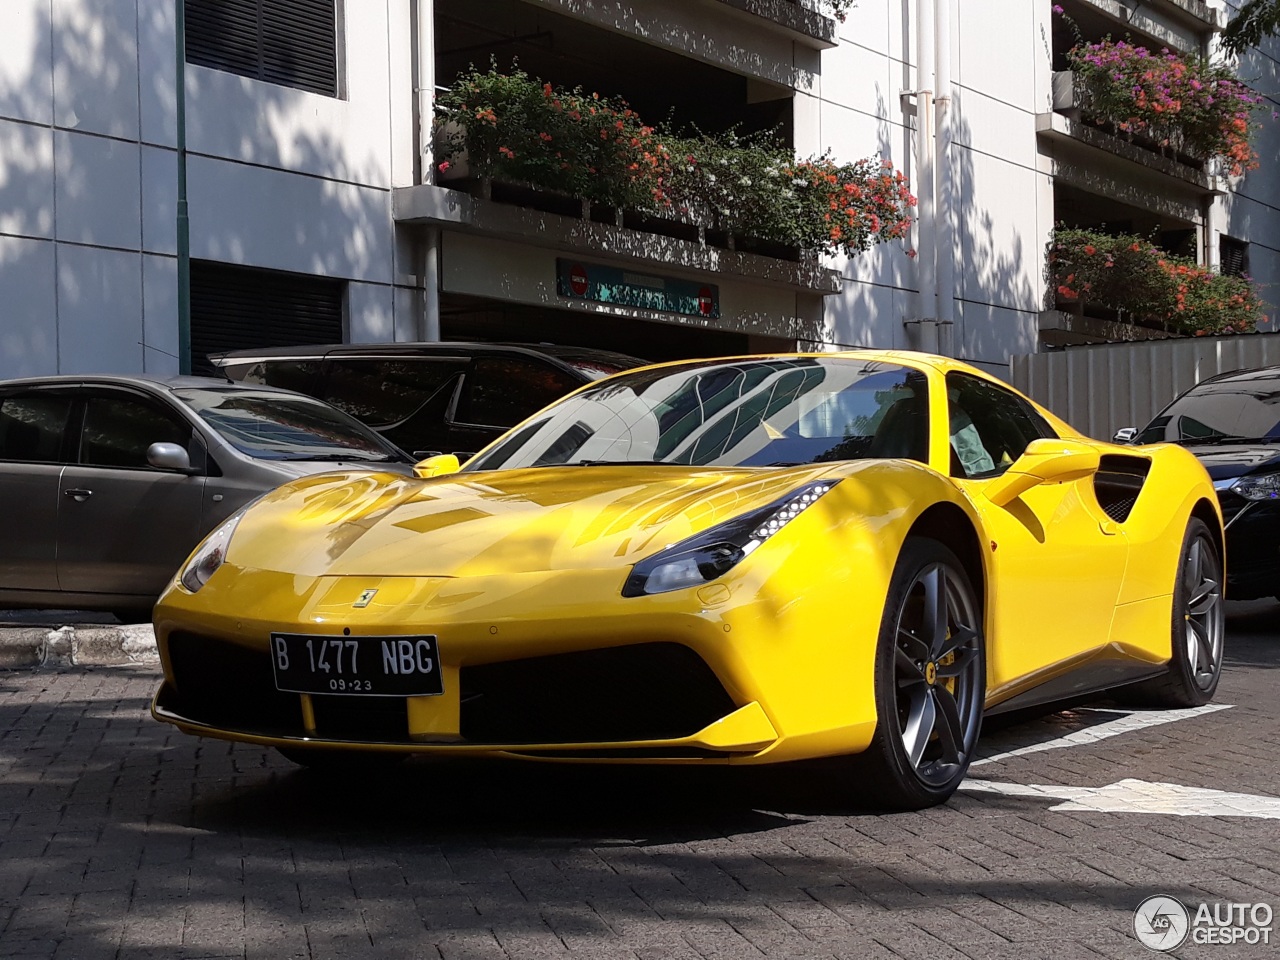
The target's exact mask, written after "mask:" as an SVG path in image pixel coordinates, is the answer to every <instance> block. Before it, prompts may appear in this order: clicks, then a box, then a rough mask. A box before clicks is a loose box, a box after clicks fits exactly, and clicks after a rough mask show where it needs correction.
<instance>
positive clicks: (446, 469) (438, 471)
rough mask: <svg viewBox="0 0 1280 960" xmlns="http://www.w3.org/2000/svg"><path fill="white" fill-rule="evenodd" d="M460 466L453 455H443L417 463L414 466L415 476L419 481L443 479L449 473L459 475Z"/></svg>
mask: <svg viewBox="0 0 1280 960" xmlns="http://www.w3.org/2000/svg"><path fill="white" fill-rule="evenodd" d="M460 466H461V464H460V463H458V458H457V457H455V456H454V455H453V454H452V453H441V454H437V455H436V456H434V457H427V459H425V460H422V461H420V462H419V463H415V464H414V465H413V475H414V476H415V477H417V478H418V479H419V480H428V479H430V478H431V477H443V476H445V475H446V474H449V473H457V472H458V467H460Z"/></svg>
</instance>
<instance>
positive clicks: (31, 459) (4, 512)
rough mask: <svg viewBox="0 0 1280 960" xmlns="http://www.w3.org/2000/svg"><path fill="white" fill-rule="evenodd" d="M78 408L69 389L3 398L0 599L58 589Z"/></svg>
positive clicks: (29, 391)
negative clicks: (65, 484)
mask: <svg viewBox="0 0 1280 960" xmlns="http://www.w3.org/2000/svg"><path fill="white" fill-rule="evenodd" d="M73 405H74V400H73V397H72V395H71V393H70V392H68V390H66V389H65V388H63V389H58V388H44V389H27V390H20V391H16V392H11V393H6V394H3V395H0V530H2V531H3V535H0V596H2V595H3V592H4V591H5V590H57V589H58V573H57V565H56V558H57V527H58V499H59V495H58V485H59V481H60V480H61V477H62V471H63V469H64V468H65V466H66V462H67V454H66V451H67V425H68V423H69V421H70V419H71V413H72V409H73Z"/></svg>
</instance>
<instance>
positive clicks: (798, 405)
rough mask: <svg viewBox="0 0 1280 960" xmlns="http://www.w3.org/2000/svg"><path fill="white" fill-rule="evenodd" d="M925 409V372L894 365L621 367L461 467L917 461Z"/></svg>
mask: <svg viewBox="0 0 1280 960" xmlns="http://www.w3.org/2000/svg"><path fill="white" fill-rule="evenodd" d="M927 411H928V403H927V386H926V381H925V376H924V374H923V373H921V372H920V371H918V370H912V369H910V368H907V367H901V366H897V365H895V364H888V363H879V362H868V361H864V360H850V359H830V360H828V359H822V358H816V357H796V358H779V359H773V358H770V359H760V360H740V361H730V362H725V361H711V362H705V361H704V362H699V363H693V364H681V365H679V366H670V367H660V368H654V369H649V370H644V371H641V372H637V373H634V374H624V375H622V376H619V377H615V378H613V379H612V380H609V381H608V382H606V383H601V384H600V385H598V386H595V387H592V388H589V389H587V390H585V391H584V392H582V393H579V394H576V395H574V396H571V397H567V398H565V399H564V400H561V401H560V402H559V403H556V404H555V405H554V406H552V407H550V408H549V409H548V410H547V411H545V413H544V415H543V416H541V417H539V418H538V419H537V420H535V421H533V422H532V423H528V424H525V425H522V426H520V427H518V428H517V429H516V430H514V431H513V432H512V433H510V434H508V435H507V436H506V437H505V438H503V439H502V440H501V441H499V442H498V443H497V444H496V445H495V446H494V447H493V448H492V449H490V450H489V451H488V452H487V453H485V454H482V455H481V456H479V457H477V458H476V459H475V460H473V461H472V462H471V463H470V464H468V466H467V469H468V470H469V471H470V470H495V469H498V468H508V469H510V468H518V467H541V466H551V465H555V464H613V463H667V464H684V465H694V466H704V465H705V466H718V467H730V466H747V467H764V466H790V465H794V464H799V463H817V462H822V461H827V460H852V459H858V458H863V457H911V458H915V459H924V457H925V453H926V450H927V448H928V429H927V424H928V415H927Z"/></svg>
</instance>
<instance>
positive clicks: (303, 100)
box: [0, 0, 1280, 377]
mask: <svg viewBox="0 0 1280 960" xmlns="http://www.w3.org/2000/svg"><path fill="white" fill-rule="evenodd" d="M1061 5H1062V6H1063V7H1064V8H1066V12H1067V14H1068V15H1070V16H1071V17H1072V19H1073V20H1074V22H1075V23H1076V24H1077V25H1078V26H1079V28H1080V29H1081V30H1083V31H1084V32H1085V34H1086V35H1088V36H1089V37H1090V38H1093V37H1095V36H1096V37H1100V36H1102V35H1104V34H1107V33H1112V34H1115V35H1117V36H1119V35H1121V34H1123V33H1124V32H1126V31H1128V32H1132V33H1133V35H1134V36H1135V37H1137V38H1140V39H1144V40H1146V41H1147V42H1150V43H1153V44H1164V45H1168V46H1170V47H1172V48H1177V49H1185V50H1201V51H1208V50H1209V49H1210V48H1211V45H1212V42H1213V37H1214V35H1215V33H1216V31H1217V30H1219V29H1220V27H1221V25H1222V24H1223V23H1225V18H1226V16H1227V15H1228V11H1227V10H1226V9H1225V8H1224V7H1223V6H1222V4H1221V3H1218V4H1216V5H1215V4H1214V3H1212V2H1210V3H1205V2H1202V0H1061ZM922 12H923V14H924V16H925V19H926V22H927V21H928V20H929V19H930V18H934V17H936V18H937V19H938V20H939V22H940V24H941V26H940V28H939V29H938V30H937V31H936V35H937V36H938V37H939V38H941V41H942V42H941V45H940V47H939V48H938V50H937V51H935V52H930V51H929V47H930V46H931V44H929V43H928V42H927V41H928V39H929V36H928V35H929V34H930V33H932V31H926V36H925V37H924V39H925V41H926V42H925V43H923V44H921V43H920V40H921V36H919V35H918V30H917V26H918V21H919V18H920V15H921V13H922ZM186 16H187V31H186V40H187V65H186V70H185V75H186V79H185V91H186V138H187V147H188V151H189V155H188V160H187V165H188V178H189V201H190V216H191V221H190V222H191V255H192V258H193V265H192V291H193V293H192V300H193V321H192V338H193V353H194V354H196V355H197V359H198V357H199V355H201V354H202V353H205V352H209V351H210V350H216V349H228V348H232V347H237V346H256V345H267V344H283V343H289V342H298V341H310V342H329V341H332V340H349V341H353V342H357V341H381V340H413V339H423V338H426V337H429V336H432V335H434V334H435V333H436V331H437V330H438V331H439V333H440V334H441V335H442V336H443V337H444V338H446V339H463V338H476V339H503V340H524V341H537V340H550V341H556V342H562V343H577V344H582V345H590V346H600V347H608V348H613V349H620V350H624V351H626V352H629V353H633V354H636V355H638V356H644V357H649V358H653V359H666V358H670V357H678V356H689V355H708V354H715V353H730V352H742V351H747V350H756V349H772V348H782V349H790V348H793V347H794V346H795V345H796V344H800V345H801V346H805V347H808V346H815V345H830V346H836V347H838V346H877V347H892V346H896V347H906V346H916V345H921V344H924V345H927V344H929V343H931V342H932V340H931V338H932V337H933V336H937V337H938V341H937V342H938V343H939V344H940V346H941V347H942V348H943V349H945V350H947V351H948V352H951V353H953V354H954V355H956V356H959V357H962V358H964V359H967V360H970V361H973V362H976V363H979V364H981V365H983V366H986V367H987V368H989V369H992V370H993V371H996V372H998V373H1003V372H1006V371H1007V369H1008V367H1007V364H1008V362H1009V357H1010V356H1011V355H1017V354H1026V353H1033V352H1036V351H1037V350H1038V349H1041V348H1042V347H1043V346H1046V345H1054V344H1061V343H1069V342H1085V341H1090V340H1097V339H1105V338H1107V337H1111V336H1117V335H1120V336H1123V335H1125V334H1123V333H1117V331H1116V330H1115V329H1113V328H1111V327H1108V326H1107V324H1106V323H1105V322H1100V321H1098V320H1096V319H1089V318H1086V317H1081V316H1076V315H1073V314H1070V313H1062V312H1060V311H1057V310H1053V309H1046V308H1047V307H1051V306H1052V304H1051V303H1050V302H1049V301H1047V283H1046V254H1045V248H1046V244H1047V243H1048V241H1049V237H1050V234H1051V231H1052V228H1053V225H1054V223H1055V222H1058V221H1063V220H1065V221H1069V222H1072V223H1078V224H1081V225H1084V224H1089V223H1097V222H1108V223H1117V222H1124V223H1127V224H1130V225H1131V226H1132V228H1133V229H1134V230H1136V231H1138V232H1143V233H1156V234H1158V235H1159V236H1161V237H1166V238H1168V239H1169V242H1170V243H1171V244H1172V243H1177V244H1179V245H1180V246H1181V248H1182V249H1183V250H1185V251H1187V252H1189V253H1191V254H1193V255H1195V256H1197V257H1198V258H1199V259H1200V261H1201V262H1202V263H1209V264H1215V265H1216V264H1217V263H1218V262H1219V259H1220V257H1221V253H1222V251H1223V250H1226V251H1227V252H1228V253H1229V256H1230V258H1231V262H1232V264H1235V265H1236V266H1237V267H1238V266H1239V264H1241V263H1243V262H1244V260H1245V259H1247V263H1248V269H1249V271H1250V273H1251V274H1252V275H1253V276H1254V277H1256V278H1257V279H1258V280H1259V281H1260V282H1261V283H1262V284H1264V285H1274V284H1276V283H1277V281H1280V176H1278V175H1277V166H1276V160H1277V158H1278V157H1280V136H1278V135H1277V125H1276V124H1274V123H1272V122H1271V121H1270V111H1269V110H1268V111H1267V112H1266V117H1267V119H1266V122H1265V123H1264V129H1263V131H1262V133H1261V134H1260V135H1259V138H1258V140H1257V141H1256V143H1255V146H1256V148H1257V150H1258V152H1259V154H1260V155H1261V156H1262V158H1263V165H1262V167H1261V169H1259V170H1257V171H1256V172H1253V173H1250V174H1249V175H1248V176H1246V177H1245V178H1244V179H1243V180H1242V181H1239V182H1235V183H1230V184H1228V183H1227V182H1226V181H1224V180H1223V179H1222V178H1220V177H1216V176H1214V175H1213V173H1212V171H1207V170H1204V169H1199V168H1196V167H1194V166H1191V165H1188V164H1186V163H1183V162H1180V161H1178V160H1175V159H1167V158H1160V157H1158V156H1156V155H1154V154H1151V153H1148V152H1146V151H1143V150H1141V149H1140V148H1136V147H1134V146H1132V145H1130V144H1127V143H1125V142H1123V141H1119V140H1116V139H1114V138H1110V137H1107V136H1105V135H1100V134H1099V133H1098V132H1097V130H1096V129H1094V128H1090V127H1087V126H1084V125H1082V124H1080V123H1079V122H1078V121H1077V120H1075V119H1073V115H1072V113H1071V106H1072V105H1071V99H1070V91H1069V89H1067V90H1066V92H1064V89H1063V83H1062V81H1061V80H1059V81H1058V82H1057V83H1056V84H1055V78H1054V71H1055V68H1059V69H1060V68H1061V67H1062V59H1063V53H1064V50H1065V46H1064V45H1066V46H1069V45H1070V42H1073V41H1072V40H1071V39H1070V37H1068V36H1067V34H1066V33H1065V32H1064V27H1063V25H1062V18H1061V17H1060V16H1057V15H1055V14H1054V12H1053V11H1052V9H1051V0H982V2H980V3H964V4H960V3H959V2H957V0H929V2H922V0H860V2H859V3H858V5H857V6H855V7H853V8H852V9H851V10H850V11H849V13H848V16H847V19H846V20H845V21H844V22H842V23H841V22H838V21H837V20H836V19H834V18H833V17H831V16H829V15H828V12H827V8H825V7H824V6H822V5H821V4H815V3H810V2H809V0H802V2H801V3H795V2H791V0H607V2H606V0H288V2H286V0H263V2H262V3H259V4H248V5H244V4H230V3H226V2H224V0H187V3H186ZM948 24H949V26H948ZM1270 49H1274V48H1270ZM174 50H175V7H174V2H173V0H5V3H4V29H3V31H0V305H2V306H0V377H13V376H21V375H28V374H43V373H54V372H61V373H74V372H88V371H105V370H110V371H122V372H123V371H141V370H146V371H151V372H168V371H176V369H177V363H178V361H177V358H176V354H177V351H178V325H177V319H176V317H177V261H176V244H175V229H174V219H175V205H176V197H177V186H176V168H177V153H176V145H177V125H176V101H177V97H176V84H175V78H176V76H177V69H176V65H175V54H174ZM921 57H923V58H924V61H925V62H927V63H931V64H934V65H935V67H936V70H926V71H925V77H924V79H925V81H926V82H924V83H922V82H921V78H920V77H918V76H917V71H916V70H915V67H914V63H915V62H916V61H917V60H919V59H921ZM513 58H518V61H519V63H520V65H521V67H523V68H524V69H526V70H527V71H528V72H530V73H531V74H534V75H537V76H539V77H541V78H544V79H547V80H550V81H553V82H555V83H557V84H562V85H565V86H574V85H581V86H583V87H584V88H585V89H588V90H590V89H599V90H601V91H602V92H607V93H616V94H621V95H623V96H626V97H627V98H628V99H629V100H631V101H632V102H633V103H634V104H636V105H637V108H641V107H643V112H644V113H645V115H646V116H657V117H662V116H665V115H666V114H667V113H668V112H674V114H675V116H676V117H678V118H681V119H685V120H688V119H693V120H696V121H697V122H699V123H700V124H702V125H704V128H706V126H707V125H710V126H715V125H716V124H720V125H721V126H728V125H730V124H732V123H742V124H745V125H746V126H748V127H752V126H754V127H756V128H763V127H773V128H777V129H778V130H780V131H781V132H782V134H783V135H784V136H785V137H787V138H789V139H790V140H791V143H792V145H793V146H794V147H795V149H796V150H797V152H798V153H800V154H802V155H808V154H818V153H822V152H823V151H827V150H829V151H831V152H832V153H833V154H834V155H835V156H836V157H837V158H840V159H846V160H852V159H856V158H859V157H863V156H867V155H871V154H881V155H883V156H885V157H888V158H889V159H891V160H892V161H893V162H894V164H895V165H896V166H898V167H899V168H901V169H904V170H906V171H907V172H908V174H909V175H910V176H911V177H912V180H913V184H914V185H915V189H916V190H917V192H918V193H921V194H922V196H923V195H925V194H928V193H930V192H935V193H936V194H937V195H938V197H939V199H940V200H941V201H942V203H943V207H944V208H945V209H949V210H950V211H951V214H950V216H949V217H946V216H944V217H940V218H939V222H938V229H937V236H938V245H939V249H940V252H941V255H940V256H939V257H938V259H937V263H936V265H934V264H933V263H932V260H929V258H928V257H927V256H922V257H921V258H920V259H918V260H913V259H911V258H909V257H908V256H907V254H906V247H905V245H896V244H888V245H883V246H880V247H877V248H876V249H874V250H872V251H871V252H870V253H868V254H865V255H863V256H861V257H858V258H856V259H852V260H848V261H845V260H843V259H838V260H831V261H828V262H825V263H823V264H821V265H819V266H814V265H811V264H805V263H797V262H793V261H790V260H787V259H782V258H778V257H775V256H770V255H766V254H767V251H765V252H745V251H742V250H736V249H728V248H727V247H726V246H725V245H720V246H717V245H715V244H713V243H708V242H706V241H705V238H704V237H702V236H701V235H698V234H695V235H692V236H689V235H677V236H671V235H663V234H658V233H654V232H652V226H651V225H648V226H646V225H644V224H640V225H637V224H633V223H629V222H628V221H627V220H623V221H622V223H621V224H618V223H616V222H614V223H608V222H598V221H595V220H591V219H583V218H582V217H581V216H580V215H578V216H575V215H574V211H572V210H569V211H559V212H556V211H552V210H549V209H547V208H546V206H545V204H541V203H539V202H538V201H536V200H529V199H527V198H524V197H522V196H520V195H518V194H516V195H507V196H502V195H499V194H498V193H496V192H494V191H490V192H489V193H488V194H481V195H476V194H475V193H474V192H472V193H467V192H463V191H461V190H460V189H457V184H451V183H447V182H446V183H439V184H436V183H431V182H429V181H431V180H432V179H433V178H432V172H433V164H432V163H431V157H430V149H431V148H430V137H429V136H427V135H426V134H425V126H424V124H423V123H422V122H421V116H420V113H421V109H420V107H421V104H422V103H423V102H425V96H424V95H423V88H429V87H430V86H431V85H432V83H433V82H434V83H435V84H447V83H448V82H449V81H450V80H451V79H452V78H453V77H454V76H455V75H456V73H457V71H458V70H460V69H463V68H465V67H466V66H467V65H468V64H469V63H477V64H486V63H488V62H489V61H490V60H491V59H492V60H494V61H495V62H497V63H499V64H505V63H510V62H511V61H512V59H513ZM948 74H949V75H950V81H951V83H950V97H949V100H948V99H947V98H946V94H947V92H948V91H947V89H946V82H947V76H948ZM931 75H932V79H930V76H931ZM1241 75H1242V76H1243V77H1244V78H1245V79H1246V80H1249V81H1251V82H1253V83H1254V85H1255V86H1256V87H1257V88H1258V89H1260V90H1262V91H1264V92H1266V93H1267V94H1268V95H1269V96H1270V97H1271V98H1272V102H1273V103H1274V102H1275V98H1276V97H1277V95H1278V92H1280V67H1278V66H1277V60H1276V59H1275V57H1273V56H1269V55H1267V54H1264V53H1259V52H1256V51H1255V52H1253V53H1251V54H1250V56H1249V57H1247V58H1246V59H1245V60H1244V62H1243V64H1242V67H1241ZM921 87H928V88H930V89H932V90H933V91H934V92H935V93H936V94H938V95H939V96H940V97H943V101H942V106H943V108H944V109H945V111H946V112H945V115H946V116H947V117H948V118H949V120H948V122H947V123H945V124H944V125H943V126H942V128H941V134H942V136H940V137H939V138H938V139H937V141H936V143H934V142H933V141H931V142H930V143H931V144H932V145H933V146H936V147H937V148H938V158H937V170H938V185H937V189H936V191H931V190H930V189H929V188H928V187H927V186H926V185H925V182H924V181H923V180H922V179H921V176H920V172H921V163H920V162H919V161H920V158H918V157H917V155H916V154H917V150H918V148H919V146H920V144H918V143H917V139H916V137H915V134H914V130H915V126H916V120H915V117H916V113H917V110H918V108H919V107H920V104H921V98H920V97H917V96H916V95H915V93H914V91H916V90H917V89H918V88H921ZM926 107H927V104H926ZM948 143H949V144H950V145H949V146H948ZM929 149H931V147H929ZM924 159H925V161H926V168H927V162H928V155H927V154H926V156H925V157H924ZM922 188H923V189H922ZM948 224H950V226H949V227H948ZM931 235H932V233H931ZM1224 238H1225V240H1224ZM914 242H916V243H917V244H918V245H920V247H921V252H922V254H924V253H927V250H928V246H929V242H928V237H920V238H917V239H916V241H914ZM925 260H929V263H927V264H926V263H923V262H922V261H925ZM567 263H574V264H578V263H582V264H586V265H587V266H588V267H591V268H592V269H596V268H605V269H612V270H621V271H624V273H625V274H627V275H629V276H631V277H632V279H633V280H635V282H637V283H640V284H646V283H649V284H652V283H663V282H683V283H693V284H697V285H699V289H702V290H707V291H710V292H709V294H708V295H709V296H714V299H715V303H716V306H717V308H718V309H717V311H715V312H717V313H718V317H715V318H708V317H706V316H702V315H695V316H686V315H682V314H680V313H676V312H670V311H658V310H653V309H646V308H641V307H628V306H620V305H617V304H606V303H598V302H594V301H591V300H586V299H582V298H569V297H565V296H562V295H560V293H558V287H557V275H558V271H561V272H562V271H563V270H564V269H565V264H567ZM931 275H933V277H934V281H931ZM922 281H923V282H924V285H925V286H926V288H929V289H932V282H936V283H937V288H938V294H937V298H936V301H935V300H934V297H933V296H932V295H928V296H925V297H922V296H921V293H920V286H921V283H922ZM1273 289H1274V287H1273ZM1264 295H1266V292H1265V290H1264ZM1278 296H1280V295H1277V294H1274V293H1273V294H1270V295H1269V296H1268V299H1271V300H1273V301H1274V300H1276V299H1277V298H1278ZM922 318H923V319H925V320H929V321H933V320H937V319H941V320H943V321H944V323H943V324H941V325H935V324H933V323H925V324H923V325H922V324H920V323H918V322H916V321H919V320H921V319H922ZM946 321H951V322H946Z"/></svg>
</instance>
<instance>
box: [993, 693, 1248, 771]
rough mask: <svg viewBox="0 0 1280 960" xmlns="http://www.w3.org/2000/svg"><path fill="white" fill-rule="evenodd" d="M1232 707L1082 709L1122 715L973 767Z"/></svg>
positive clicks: (1001, 754) (1084, 711) (1028, 745)
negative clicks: (1135, 710) (1131, 709)
mask: <svg viewBox="0 0 1280 960" xmlns="http://www.w3.org/2000/svg"><path fill="white" fill-rule="evenodd" d="M1231 707H1232V704H1229V703H1206V704H1205V705H1204V706H1202V707H1188V708H1187V709H1185V710H1144V711H1141V712H1133V711H1129V710H1107V709H1101V708H1085V709H1080V710H1076V711H1074V712H1075V713H1078V714H1091V713H1108V714H1119V716H1118V717H1117V718H1116V719H1115V720H1107V721H1104V722H1103V723H1096V724H1093V725H1092V726H1088V727H1084V728H1082V729H1080V730H1073V731H1072V732H1071V733H1068V734H1065V735H1063V736H1060V737H1054V738H1053V739H1052V740H1042V741H1040V742H1037V743H1030V744H1026V745H1024V746H1021V747H1018V748H1016V749H1014V750H1007V751H1005V752H1004V753H997V754H993V755H992V756H989V757H982V758H980V759H978V760H974V761H973V763H971V764H970V765H969V766H970V767H977V766H981V765H982V764H984V763H997V762H999V761H1000V760H1007V759H1009V758H1010V757H1019V756H1022V755H1023V754H1027V753H1040V752H1041V751H1043V750H1060V749H1062V748H1063V747H1075V746H1082V745H1084V744H1090V743H1097V742H1098V741H1099V740H1106V739H1108V738H1109V737H1118V736H1119V735H1120V734H1122V733H1132V732H1133V731H1135V730H1143V729H1146V728H1147V727H1156V726H1159V725H1160V724H1163V723H1173V722H1174V721H1176V720H1190V719H1191V718H1193V717H1199V716H1203V715H1204V714H1207V713H1215V712H1217V711H1218V710H1229V709H1230V708H1231ZM1033 736H1034V734H1033Z"/></svg>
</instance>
